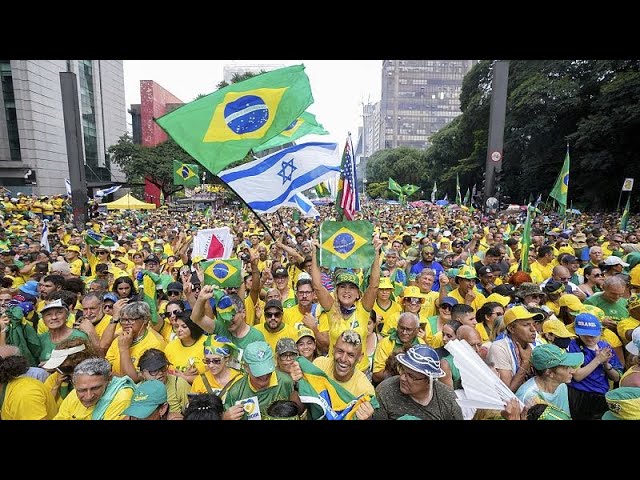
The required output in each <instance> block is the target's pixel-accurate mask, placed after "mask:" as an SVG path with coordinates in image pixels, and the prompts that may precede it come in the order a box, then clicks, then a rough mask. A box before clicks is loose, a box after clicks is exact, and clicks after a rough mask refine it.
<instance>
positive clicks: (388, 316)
mask: <svg viewBox="0 0 640 480" xmlns="http://www.w3.org/2000/svg"><path fill="white" fill-rule="evenodd" d="M373 311H374V312H376V313H377V314H378V316H380V317H381V318H382V325H383V328H386V327H387V324H388V323H389V322H390V321H392V319H395V320H396V325H397V323H398V321H397V319H398V316H399V315H400V314H401V313H402V305H400V304H399V303H398V302H394V301H391V305H389V308H387V309H386V310H385V309H384V308H382V307H381V306H380V305H379V304H378V300H376V301H375V303H374V304H373ZM367 321H368V320H367ZM388 330H389V329H388V328H387V331H388Z"/></svg>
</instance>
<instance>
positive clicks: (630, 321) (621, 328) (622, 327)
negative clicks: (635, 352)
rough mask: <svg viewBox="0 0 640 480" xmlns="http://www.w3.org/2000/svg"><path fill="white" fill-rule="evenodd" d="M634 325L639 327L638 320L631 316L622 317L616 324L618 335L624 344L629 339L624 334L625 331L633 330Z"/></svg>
mask: <svg viewBox="0 0 640 480" xmlns="http://www.w3.org/2000/svg"><path fill="white" fill-rule="evenodd" d="M636 327H640V322H639V321H638V320H636V319H635V318H633V317H627V318H623V319H622V320H620V321H619V322H618V323H617V324H616V330H617V332H618V337H620V339H621V340H622V343H624V345H625V346H626V345H627V343H629V340H627V338H626V337H625V336H624V334H625V332H626V331H627V330H634V329H635V328H636Z"/></svg>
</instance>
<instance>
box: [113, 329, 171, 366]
mask: <svg viewBox="0 0 640 480" xmlns="http://www.w3.org/2000/svg"><path fill="white" fill-rule="evenodd" d="M120 321H122V320H120ZM167 370H169V365H165V366H164V367H161V368H159V369H158V370H147V373H148V374H149V375H151V376H152V377H157V376H158V375H162V374H163V373H166V371H167Z"/></svg>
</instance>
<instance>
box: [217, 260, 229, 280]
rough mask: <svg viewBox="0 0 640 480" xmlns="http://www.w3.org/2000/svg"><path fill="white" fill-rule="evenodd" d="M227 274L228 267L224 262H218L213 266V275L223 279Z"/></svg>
mask: <svg viewBox="0 0 640 480" xmlns="http://www.w3.org/2000/svg"><path fill="white" fill-rule="evenodd" d="M227 275H229V267H227V266H226V265H225V264H224V263H218V264H216V265H214V266H213V276H214V277H216V278H218V279H220V280H223V279H225V278H226V277H227Z"/></svg>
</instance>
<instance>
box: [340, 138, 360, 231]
mask: <svg viewBox="0 0 640 480" xmlns="http://www.w3.org/2000/svg"><path fill="white" fill-rule="evenodd" d="M340 169H341V172H342V173H341V174H340V180H339V182H338V201H337V202H336V203H337V204H338V205H339V207H340V208H339V210H340V211H341V213H342V215H344V217H345V218H346V219H347V220H353V217H354V216H355V212H356V211H358V210H360V197H359V196H358V189H357V188H356V164H355V158H354V155H353V143H351V134H349V136H348V137H347V142H346V143H345V146H344V153H343V154H342V164H341V166H340Z"/></svg>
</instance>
